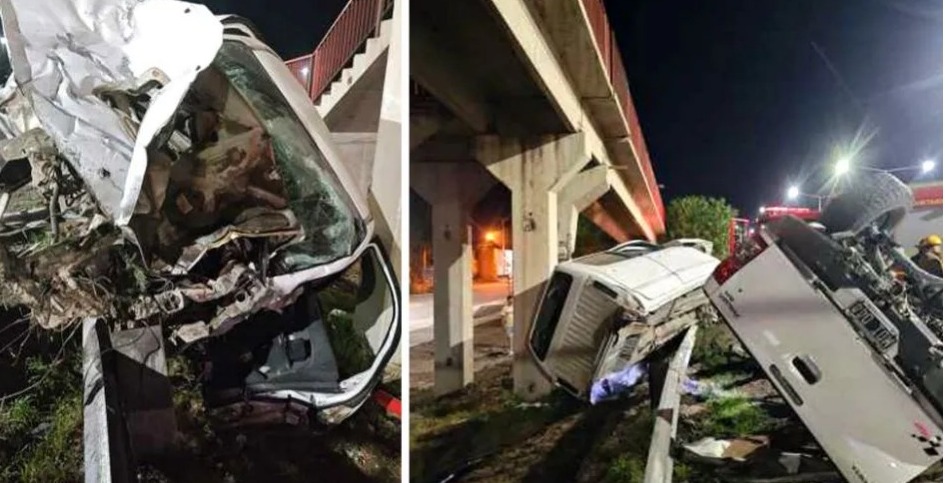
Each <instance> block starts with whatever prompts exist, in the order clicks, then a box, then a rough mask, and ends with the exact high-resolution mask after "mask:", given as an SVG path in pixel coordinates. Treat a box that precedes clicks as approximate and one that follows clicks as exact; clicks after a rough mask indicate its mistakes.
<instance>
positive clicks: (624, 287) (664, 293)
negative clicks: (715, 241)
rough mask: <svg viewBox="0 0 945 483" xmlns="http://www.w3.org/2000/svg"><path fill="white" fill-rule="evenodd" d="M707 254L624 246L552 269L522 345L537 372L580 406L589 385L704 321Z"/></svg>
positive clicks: (702, 246)
mask: <svg viewBox="0 0 945 483" xmlns="http://www.w3.org/2000/svg"><path fill="white" fill-rule="evenodd" d="M711 251H712V244H711V243H710V242H707V241H704V240H696V239H682V240H675V241H672V242H669V243H666V244H664V245H654V244H652V243H648V242H643V241H631V242H628V243H624V244H622V245H618V246H616V247H614V248H612V249H610V250H607V251H604V252H600V253H595V254H593V255H588V256H585V257H581V258H578V259H575V260H573V261H569V262H565V263H562V264H560V265H558V266H557V267H556V268H555V271H554V273H553V274H552V275H551V279H550V280H549V281H548V284H547V285H546V287H545V292H544V294H543V296H542V298H541V300H540V302H539V306H538V309H537V310H536V311H535V319H534V321H533V324H532V329H531V334H530V337H529V350H530V351H531V353H532V355H533V357H534V359H535V360H536V361H537V362H538V365H539V367H541V369H542V370H543V371H544V373H545V374H546V375H547V376H548V377H549V378H550V379H551V380H552V381H554V382H555V383H556V384H557V385H559V386H561V387H563V388H564V389H566V390H567V391H568V392H570V393H572V394H574V395H575V396H577V397H579V398H583V399H586V398H588V397H589V394H590V389H591V385H592V384H593V382H594V381H596V380H599V379H601V378H604V377H606V376H608V375H609V374H612V373H614V372H616V371H621V370H623V369H625V368H627V367H631V366H633V365H635V364H638V363H640V362H641V361H643V360H644V359H645V358H646V357H647V356H649V355H651V354H653V353H654V351H656V350H658V349H659V348H660V347H662V346H663V344H665V343H666V342H668V341H669V340H671V339H672V338H674V337H675V336H676V335H679V334H680V333H682V332H684V330H685V329H686V328H688V327H689V326H691V325H693V324H695V323H696V322H697V321H698V320H699V317H701V316H703V315H709V314H711V307H710V306H709V304H708V299H707V298H706V296H705V293H704V292H703V290H702V285H703V284H704V283H705V281H706V279H707V278H708V277H709V275H711V274H712V271H713V270H714V269H715V267H716V266H717V265H718V264H719V260H718V259H717V258H715V257H713V256H712V255H710V253H711ZM707 309H708V313H707Z"/></svg>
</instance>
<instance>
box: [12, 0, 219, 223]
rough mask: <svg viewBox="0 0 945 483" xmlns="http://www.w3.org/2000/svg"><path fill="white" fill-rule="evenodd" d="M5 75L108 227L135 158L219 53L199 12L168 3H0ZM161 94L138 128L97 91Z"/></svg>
mask: <svg viewBox="0 0 945 483" xmlns="http://www.w3.org/2000/svg"><path fill="white" fill-rule="evenodd" d="M0 15H2V17H3V27H4V32H5V34H6V37H7V42H8V52H9V55H10V60H11V64H12V66H13V75H14V77H15V78H16V82H17V84H18V85H19V86H20V88H21V89H22V90H23V93H24V94H25V95H26V96H27V97H28V99H29V101H30V103H31V104H32V105H33V110H34V112H35V114H36V116H37V118H38V119H39V121H40V123H42V125H43V128H44V129H45V130H46V132H48V133H49V135H50V136H51V137H52V138H53V140H54V141H55V143H56V145H57V147H58V148H59V150H60V151H61V152H62V153H63V154H64V155H65V157H66V158H67V160H68V161H69V163H70V164H71V165H72V167H73V169H75V171H76V172H77V173H78V174H79V176H81V177H82V179H83V180H84V181H85V182H86V184H87V186H88V187H89V189H90V191H91V192H92V194H93V196H94V197H95V199H96V201H97V202H98V203H99V205H100V207H101V208H102V210H103V211H105V213H107V214H108V215H110V216H111V217H112V218H114V220H115V222H116V223H118V224H122V225H123V224H127V223H128V221H129V220H130V218H131V215H132V214H133V211H134V207H135V204H136V202H137V199H138V195H139V193H140V190H141V185H142V183H143V180H144V174H145V170H146V168H147V155H146V152H145V148H146V147H147V145H148V144H149V143H150V142H151V140H152V138H154V136H155V134H156V133H157V132H158V131H159V130H160V129H161V128H162V127H163V126H164V125H165V124H167V122H168V121H169V120H170V119H171V118H172V117H173V115H174V113H175V112H176V110H177V109H178V107H179V105H180V102H181V100H182V99H183V97H184V94H185V93H186V92H187V90H188V89H189V88H190V85H191V83H192V82H193V81H194V79H195V78H196V76H197V74H198V73H199V72H200V71H201V70H203V69H204V68H206V67H207V66H208V65H210V63H211V62H212V61H213V59H214V57H215V56H216V54H217V51H218V50H219V49H220V46H221V45H222V43H223V26H222V25H221V24H220V22H219V21H218V20H217V19H216V18H215V17H214V16H213V14H212V13H211V12H210V10H208V9H207V8H206V7H204V6H203V5H197V4H193V3H188V2H179V1H173V0H143V1H137V0H39V1H37V0H0ZM152 81H158V82H159V83H160V84H161V87H160V88H159V89H158V90H157V91H155V92H152V94H151V102H150V104H149V107H148V109H147V111H146V113H145V115H144V118H143V119H141V122H140V125H137V124H136V123H134V122H129V121H130V120H129V119H127V118H123V117H122V116H120V115H119V114H118V112H117V111H115V110H113V109H112V108H111V107H109V105H108V104H107V103H106V102H105V101H104V100H102V98H101V97H99V95H98V94H99V93H100V92H102V91H114V90H136V89H137V88H139V87H141V86H143V85H144V84H146V83H148V82H152Z"/></svg>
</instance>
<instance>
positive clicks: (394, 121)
mask: <svg viewBox="0 0 945 483" xmlns="http://www.w3.org/2000/svg"><path fill="white" fill-rule="evenodd" d="M403 3H404V2H394V13H393V16H392V17H391V21H392V22H393V24H392V25H391V37H390V47H389V49H388V53H387V65H386V66H385V69H386V71H385V74H384V90H383V94H382V98H381V107H380V119H379V121H378V125H377V137H376V149H375V151H374V165H373V167H372V172H371V194H372V195H373V200H372V202H371V205H372V211H373V213H374V214H375V218H376V224H375V227H376V228H377V230H376V233H377V235H378V236H379V237H380V238H381V241H382V242H383V243H384V244H385V245H386V248H387V250H388V254H389V256H390V258H391V260H392V261H393V265H394V267H395V268H394V271H395V272H396V273H397V276H398V278H400V277H401V273H400V270H401V268H400V265H401V263H400V250H401V247H400V231H401V217H402V214H401V206H400V205H401V203H400V202H401V193H403V191H404V189H406V187H405V186H404V183H402V182H401V179H402V177H401V163H402V161H403V159H402V156H401V142H400V132H401V115H400V114H401V112H403V102H402V101H403V99H401V89H400V86H401V85H402V84H401V83H402V80H403V79H402V78H403V75H402V74H404V73H405V71H404V70H403V65H404V64H403V63H402V60H403V59H402V50H403V47H402V46H401V44H400V31H401V29H402V28H404V26H403V25H401V18H403V17H404V15H402V13H403Z"/></svg>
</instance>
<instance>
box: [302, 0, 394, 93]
mask: <svg viewBox="0 0 945 483" xmlns="http://www.w3.org/2000/svg"><path fill="white" fill-rule="evenodd" d="M393 8H394V0H350V1H349V2H348V4H347V5H345V8H344V9H343V10H342V11H341V13H340V14H338V18H336V19H335V22H334V23H333V24H332V25H331V27H329V28H328V31H327V32H326V33H325V36H324V37H322V41H321V42H320V43H319V44H318V47H315V51H314V52H312V53H311V54H308V55H303V56H301V57H296V58H294V59H291V60H289V61H286V65H287V66H288V67H289V70H291V71H292V73H293V74H294V75H295V77H296V78H297V79H299V82H301V83H302V85H304V86H305V87H306V88H307V89H308V92H309V96H310V97H311V98H312V99H313V100H314V99H317V98H318V96H320V95H321V94H322V93H323V92H324V91H325V89H326V88H328V86H329V85H331V83H332V81H334V79H335V77H336V76H337V75H338V74H339V73H340V72H341V71H342V70H343V69H344V68H345V67H346V66H347V65H348V63H349V62H350V61H351V59H352V57H354V55H355V54H357V53H358V50H360V49H361V48H362V46H363V45H364V42H366V41H367V39H369V38H371V37H372V36H374V35H376V34H377V32H378V29H380V25H381V21H382V20H384V19H385V18H387V16H388V15H389V14H390V12H391V10H393Z"/></svg>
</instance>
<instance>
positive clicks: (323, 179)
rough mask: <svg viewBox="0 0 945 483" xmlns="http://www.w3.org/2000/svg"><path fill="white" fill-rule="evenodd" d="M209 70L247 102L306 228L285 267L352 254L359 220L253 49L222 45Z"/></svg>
mask: <svg viewBox="0 0 945 483" xmlns="http://www.w3.org/2000/svg"><path fill="white" fill-rule="evenodd" d="M214 66H215V67H217V68H218V69H219V70H220V71H221V72H223V74H224V75H225V76H226V77H227V79H228V80H229V81H230V83H231V84H232V85H233V87H234V88H235V89H236V90H237V91H238V92H239V93H240V94H241V95H242V97H243V98H245V100H246V101H247V102H248V103H249V104H250V106H251V107H252V109H253V111H254V113H255V115H256V116H257V117H258V118H259V121H260V122H261V123H262V125H263V126H264V127H265V129H266V132H267V133H268V134H269V136H270V137H271V140H270V142H271V145H272V151H273V158H274V159H275V163H276V167H277V169H278V171H279V173H280V175H281V177H282V179H283V182H284V183H285V188H286V192H287V194H288V196H289V207H290V208H291V209H292V212H293V213H294V214H295V216H296V217H298V220H299V223H300V224H301V225H302V227H303V228H304V230H305V240H304V241H303V242H301V243H297V244H293V245H291V246H289V247H287V248H286V250H285V251H284V254H283V255H284V260H285V263H286V265H287V268H289V269H293V270H301V269H305V268H309V267H312V266H314V265H320V264H325V263H329V262H331V261H334V260H337V259H339V258H343V257H345V256H348V255H350V254H352V253H353V252H354V250H355V249H356V248H357V246H358V244H359V243H360V241H361V240H362V239H363V237H364V234H365V227H364V221H363V220H361V219H360V217H358V216H357V212H356V210H355V209H354V206H353V204H352V201H351V198H350V197H349V196H348V194H347V193H346V192H345V191H344V188H343V187H342V185H341V183H340V181H339V180H338V177H337V176H336V175H335V173H334V171H333V170H332V168H331V167H330V166H329V165H328V161H327V160H326V159H325V157H324V155H323V154H322V152H321V151H320V150H319V149H318V146H317V145H316V144H315V141H314V140H313V139H312V137H311V135H310V134H309V133H308V131H307V130H306V129H305V127H304V126H303V125H302V123H301V122H300V121H299V120H298V118H297V117H296V115H295V112H293V111H292V108H291V107H290V106H289V103H288V102H287V101H286V100H285V97H283V95H282V93H281V92H280V91H279V88H278V87H277V86H276V85H275V84H274V83H273V81H272V80H271V79H270V77H269V76H268V74H266V71H265V70H264V69H263V67H262V65H261V64H260V63H259V61H258V60H257V59H256V56H255V55H254V54H253V52H252V50H251V49H250V48H249V47H247V46H245V45H243V44H240V43H238V42H224V43H223V47H222V48H221V49H220V52H219V54H218V55H217V58H216V60H214Z"/></svg>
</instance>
